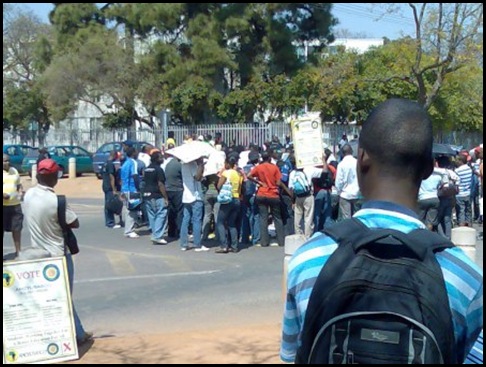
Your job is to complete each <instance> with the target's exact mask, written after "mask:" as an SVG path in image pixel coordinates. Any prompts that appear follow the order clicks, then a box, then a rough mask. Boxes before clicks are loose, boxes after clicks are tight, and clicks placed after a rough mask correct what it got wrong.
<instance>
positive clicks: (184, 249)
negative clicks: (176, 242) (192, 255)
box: [181, 247, 189, 251]
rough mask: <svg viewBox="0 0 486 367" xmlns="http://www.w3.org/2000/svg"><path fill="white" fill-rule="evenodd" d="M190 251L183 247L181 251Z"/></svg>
mask: <svg viewBox="0 0 486 367" xmlns="http://www.w3.org/2000/svg"><path fill="white" fill-rule="evenodd" d="M187 250H189V247H181V251H187Z"/></svg>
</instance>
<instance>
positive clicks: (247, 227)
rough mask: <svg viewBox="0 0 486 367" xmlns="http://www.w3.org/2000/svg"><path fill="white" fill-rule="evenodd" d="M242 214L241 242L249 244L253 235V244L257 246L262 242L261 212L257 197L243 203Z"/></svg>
mask: <svg viewBox="0 0 486 367" xmlns="http://www.w3.org/2000/svg"><path fill="white" fill-rule="evenodd" d="M241 214H242V222H241V242H242V243H245V244H246V243H249V242H250V234H251V243H252V245H256V244H257V243H259V242H260V212H259V210H258V205H256V204H255V196H252V197H251V198H249V199H248V200H247V201H246V203H244V202H243V203H242V205H241Z"/></svg>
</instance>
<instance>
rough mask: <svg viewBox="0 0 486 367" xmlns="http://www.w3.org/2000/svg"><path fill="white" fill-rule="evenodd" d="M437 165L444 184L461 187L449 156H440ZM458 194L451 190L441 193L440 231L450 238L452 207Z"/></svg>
mask: <svg viewBox="0 0 486 367" xmlns="http://www.w3.org/2000/svg"><path fill="white" fill-rule="evenodd" d="M437 166H438V167H436V168H435V169H434V172H437V173H439V174H440V175H442V178H443V184H447V185H453V186H454V187H459V176H458V175H457V174H456V173H455V172H454V170H453V167H452V164H451V162H450V159H449V157H447V156H440V157H438V158H437ZM456 194H457V193H451V192H450V191H449V192H448V193H447V195H439V214H438V219H437V221H438V223H439V233H440V234H442V235H444V236H445V237H447V238H448V239H451V235H452V208H453V207H454V202H455V200H456Z"/></svg>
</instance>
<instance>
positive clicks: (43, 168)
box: [37, 158, 59, 187]
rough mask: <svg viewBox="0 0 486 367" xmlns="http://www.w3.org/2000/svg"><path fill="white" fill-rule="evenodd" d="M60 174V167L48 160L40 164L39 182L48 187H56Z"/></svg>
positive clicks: (38, 168)
mask: <svg viewBox="0 0 486 367" xmlns="http://www.w3.org/2000/svg"><path fill="white" fill-rule="evenodd" d="M58 174H59V166H58V165H57V163H56V162H55V161H54V160H52V159H50V158H46V159H43V160H42V161H40V162H39V166H38V167H37V181H38V182H39V184H41V185H44V186H48V187H54V186H56V185H57V180H58Z"/></svg>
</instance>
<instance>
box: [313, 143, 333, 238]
mask: <svg viewBox="0 0 486 367" xmlns="http://www.w3.org/2000/svg"><path fill="white" fill-rule="evenodd" d="M330 154H332V153H331V151H330V150H329V149H326V150H325V151H324V159H323V162H322V169H320V170H318V171H317V172H316V175H312V174H311V177H312V184H313V189H314V190H313V191H314V197H313V199H314V233H315V232H320V231H322V230H323V229H324V227H325V226H327V225H329V224H330V223H331V222H332V211H333V206H332V195H331V194H332V188H333V185H334V180H335V178H336V168H335V166H334V165H333V164H332V162H333V161H330V160H329V157H330V156H329V155H330ZM329 162H331V163H329ZM336 163H337V162H336ZM338 200H339V199H338Z"/></svg>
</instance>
